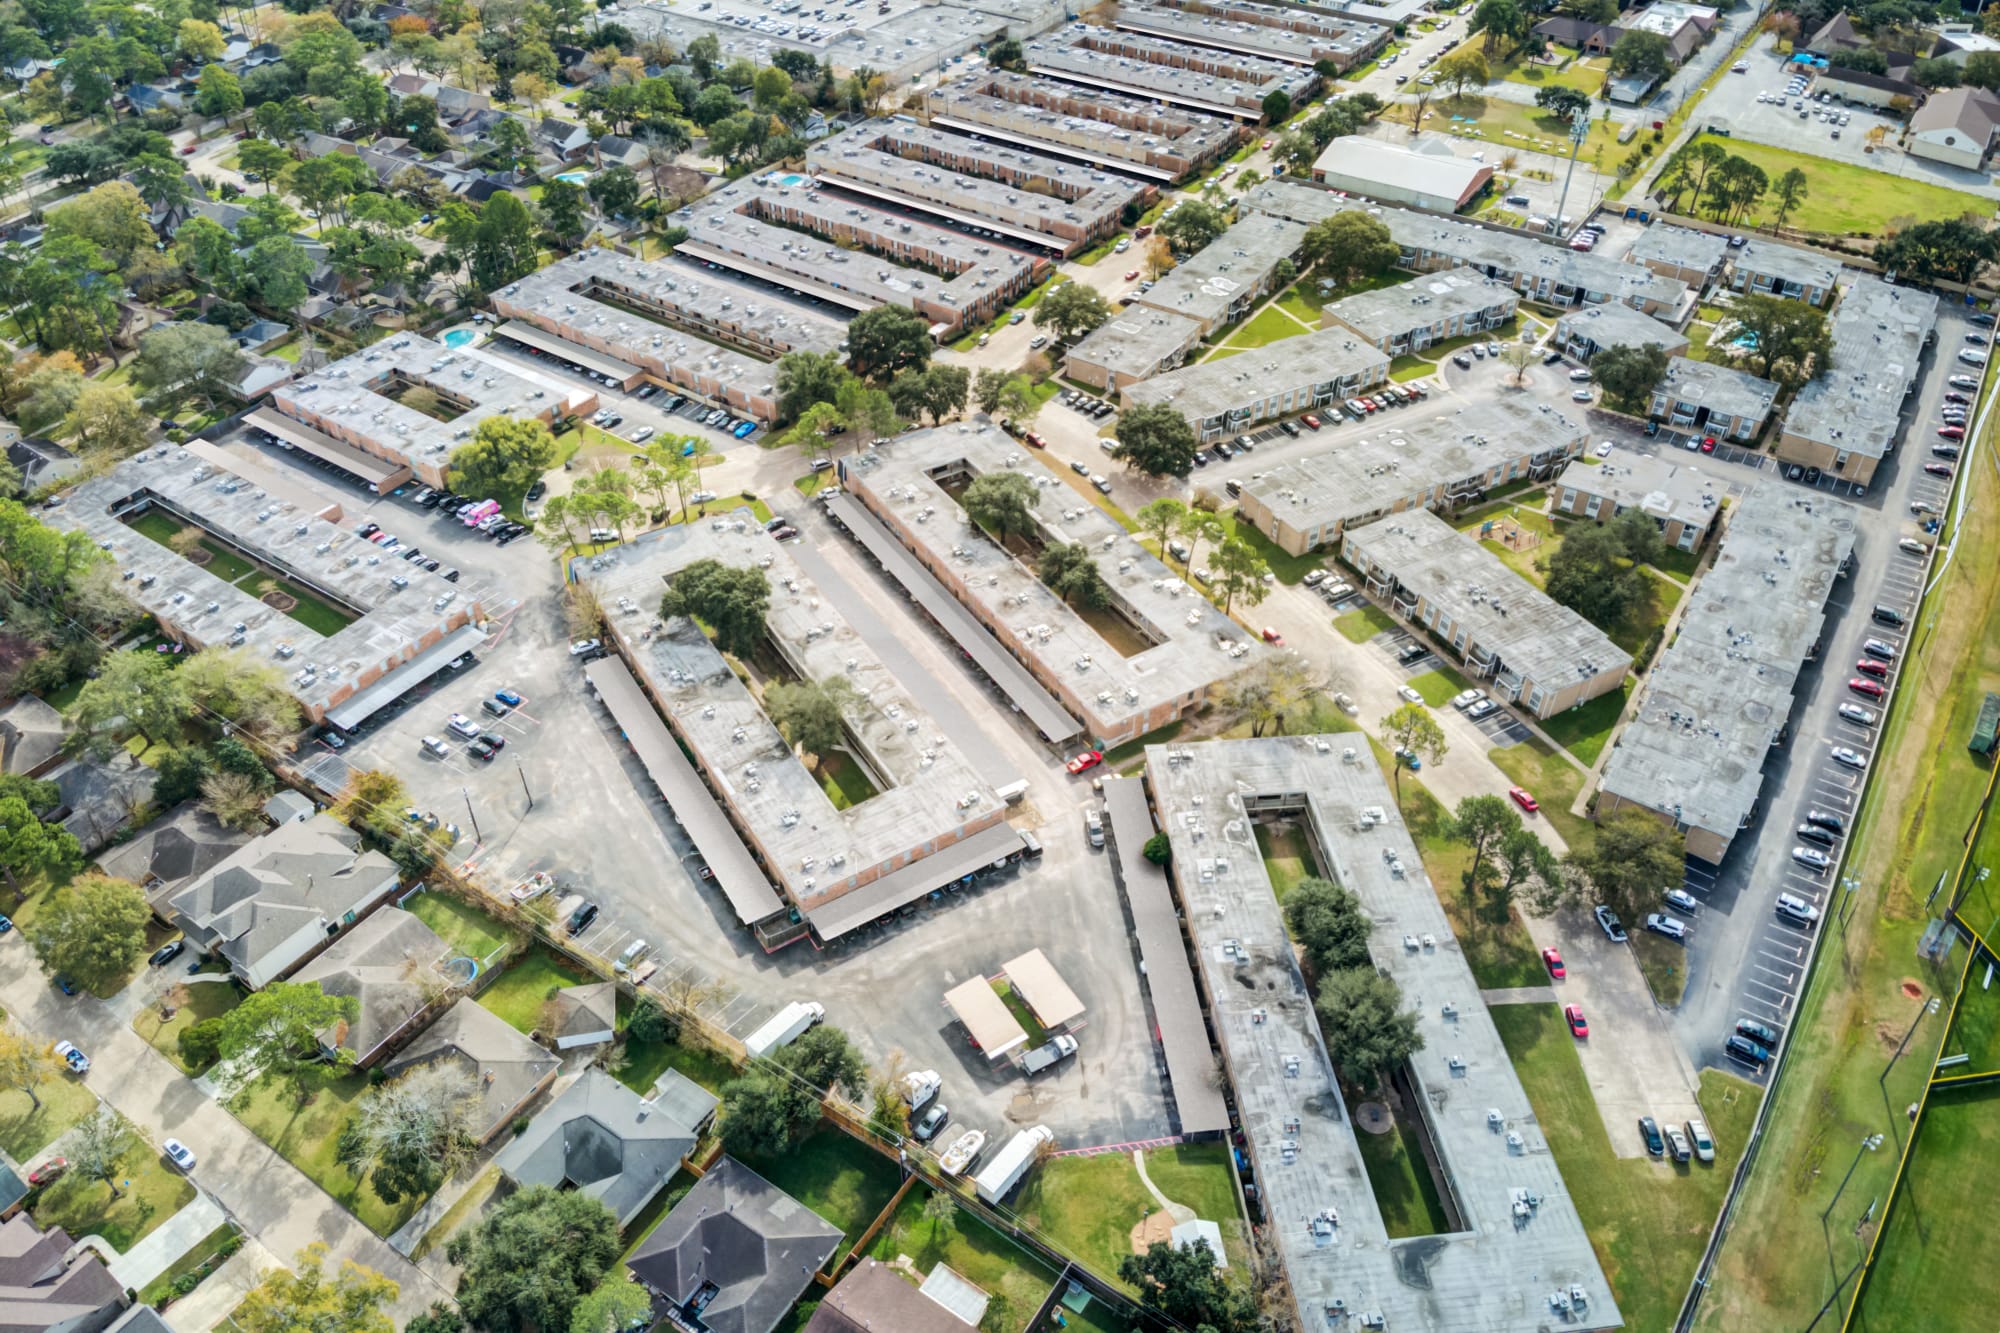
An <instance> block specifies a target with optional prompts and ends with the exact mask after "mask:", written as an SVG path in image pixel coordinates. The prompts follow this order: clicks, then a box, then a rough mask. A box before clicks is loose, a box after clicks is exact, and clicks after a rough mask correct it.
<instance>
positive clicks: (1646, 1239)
mask: <svg viewBox="0 0 2000 1333" xmlns="http://www.w3.org/2000/svg"><path fill="white" fill-rule="evenodd" d="M1488 1012H1489V1013H1490V1014H1491V1015H1492V1018H1493V1023H1494V1026H1495V1027H1497V1028H1498V1029H1499V1030H1500V1040H1501V1041H1502V1043H1503V1044H1505V1046H1506V1048H1507V1055H1508V1057H1509V1058H1510V1059H1512V1060H1513V1062H1514V1072H1515V1073H1516V1074H1517V1075H1519V1077H1520V1079H1521V1086H1522V1087H1523V1088H1524V1089H1525V1090H1526V1091H1527V1094H1528V1102H1529V1104H1530V1105H1531V1106H1533V1107H1534V1110H1535V1119H1536V1121H1537V1123H1538V1124H1539V1125H1540V1127H1541V1130H1542V1133H1543V1134H1544V1135H1546V1136H1547V1138H1548V1142H1549V1149H1550V1151H1551V1152H1552V1153H1553V1154H1554V1155H1555V1160H1556V1165H1557V1166H1558V1167H1560V1168H1561V1169H1562V1177H1563V1184H1564V1186H1565V1187H1567V1188H1568V1190H1569V1192H1570V1196H1571V1198H1573V1199H1574V1200H1575V1201H1576V1208H1577V1213H1578V1215H1579V1216H1580V1217H1581V1218H1582V1220H1583V1225H1584V1229H1585V1230H1586V1231H1587V1232H1588V1233H1589V1235H1590V1241H1591V1246H1592V1248H1594V1249H1595V1250H1596V1251H1597V1259H1598V1263H1599V1264H1601V1265H1602V1266H1603V1268H1604V1274H1605V1277H1606V1278H1608V1279H1609V1280H1610V1282H1611V1290H1612V1292H1613V1293H1614V1294H1615V1295H1616V1296H1617V1298H1618V1306H1619V1313H1620V1314H1622V1315H1624V1317H1625V1327H1627V1328H1631V1329H1642V1328H1643V1329H1668V1328H1672V1327H1673V1325H1674V1316H1675V1315H1676V1313H1677V1312H1678V1311H1679V1309H1680V1304H1681V1297H1682V1296H1683V1295H1684V1294H1686V1291H1687V1284H1688V1281H1689V1279H1690V1278H1692V1277H1693V1276H1694V1268H1695V1264H1696V1262H1697V1260H1698V1259H1699V1258H1700V1256H1701V1252H1702V1248H1703V1246H1704V1245H1705V1244H1706V1243H1707V1241H1708V1233H1709V1228H1710V1226H1711V1225H1712V1224H1713V1222H1714V1220H1715V1213H1716V1210H1717V1208H1719V1207H1720V1206H1721V1203H1722V1196H1723V1194H1724V1193H1725V1192H1726V1191H1727V1189H1728V1185H1729V1178H1730V1176H1731V1175H1732V1174H1733V1173H1734V1171H1735V1168H1736V1163H1737V1160H1738V1159H1739V1158H1740V1157H1741V1156H1742V1155H1743V1145H1744V1142H1745V1141H1746V1139H1747V1138H1748V1137H1749V1133H1750V1126H1751V1122H1752V1121H1754V1120H1755V1119H1756V1113H1757V1095H1758V1094H1757V1089H1756V1087H1755V1086H1754V1085H1752V1084H1749V1083H1746V1082H1744V1081H1743V1080H1742V1079H1739V1078H1736V1077H1735V1076H1733V1075H1730V1074H1725V1073H1722V1072H1721V1071H1719V1070H1714V1069H1706V1070H1703V1071H1702V1074H1701V1089H1700V1093H1699V1100H1700V1102H1701V1107H1702V1113H1703V1116H1704V1118H1705V1119H1706V1120H1707V1123H1708V1129H1709V1133H1710V1134H1711V1135H1712V1136H1713V1137H1714V1139H1715V1161H1714V1162H1712V1163H1703V1162H1689V1163H1686V1164H1684V1165H1682V1164H1676V1163H1673V1162H1671V1161H1658V1160H1655V1159H1653V1158H1650V1157H1636V1158H1634V1157H1622V1158H1621V1157H1618V1156H1617V1155H1615V1154H1614V1153H1613V1152H1612V1150H1611V1141H1610V1139H1609V1138H1607V1137H1606V1136H1605V1132H1604V1122H1603V1120H1602V1118H1601V1117H1600V1116H1599V1115H1598V1112H1597V1103H1596V1101H1595V1099H1594V1097H1593V1095H1592V1093H1591V1091H1590V1084H1589V1083H1588V1082H1587V1081H1586V1080H1585V1078H1584V1074H1583V1062H1582V1061H1581V1060H1580V1059H1578V1057H1577V1053H1576V1041H1575V1039H1574V1038H1572V1037H1571V1036H1570V1035H1569V1030H1568V1028H1567V1027H1565V1026H1564V1024H1563V1017H1562V1011H1561V1009H1560V1008H1558V1007H1557V1006H1556V1005H1553V1004H1508V1005H1497V1006H1495V1007H1493V1008H1492V1009H1491V1010H1489V1011H1488ZM1635 1132H1636V1131H1635ZM1811 1257H1812V1258H1814V1259H1823V1258H1824V1255H1823V1254H1821V1253H1819V1252H1818V1251H1815V1252H1814V1254H1813V1255H1812V1256H1811Z"/></svg>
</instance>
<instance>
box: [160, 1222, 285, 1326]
mask: <svg viewBox="0 0 2000 1333" xmlns="http://www.w3.org/2000/svg"><path fill="white" fill-rule="evenodd" d="M281 1267H283V1265H282V1264H280V1263H279V1262H278V1260H277V1258H276V1257H275V1256H274V1255H272V1253H271V1252H270V1251H269V1250H267V1249H265V1248H264V1247H263V1246H262V1245H259V1244H258V1243H257V1242H256V1240H255V1239H253V1238H251V1237H248V1236H246V1237H244V1240H243V1248H242V1249H240V1250H238V1251H237V1252H236V1253H234V1254H232V1255H230V1256H229V1259H228V1261H227V1262H226V1263H224V1264H223V1265H222V1267H220V1268H218V1269H216V1270H215V1271H214V1272H213V1273H210V1274H209V1275H208V1281H206V1282H204V1283H202V1284H201V1285H200V1286H199V1287H196V1288H195V1289H194V1291H193V1292H192V1293H191V1294H189V1295H187V1296H184V1297H182V1298H181V1299H180V1300H177V1301H175V1302H174V1303H173V1304H172V1305H169V1306H168V1307H167V1308H166V1310H165V1311H164V1312H163V1313H162V1315H161V1318H163V1319H165V1320H166V1321H167V1326H168V1327H169V1328H171V1329H173V1330H174V1333H209V1330H210V1329H212V1328H215V1327H217V1326H218V1325H219V1324H221V1323H222V1321H223V1320H224V1319H226V1318H227V1317H228V1316H229V1314H230V1312H231V1311H233V1310H234V1309H235V1308H236V1307H237V1306H239V1305H241V1304H243V1298H244V1297H245V1296H248V1295H249V1294H250V1293H251V1292H252V1291H253V1290H255V1289H256V1286H257V1284H258V1283H259V1282H261V1281H263V1277H264V1273H265V1271H266V1270H268V1269H272V1268H281ZM225 1333H226V1331H225Z"/></svg>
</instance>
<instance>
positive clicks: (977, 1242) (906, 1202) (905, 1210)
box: [869, 1185, 1056, 1333]
mask: <svg viewBox="0 0 2000 1333" xmlns="http://www.w3.org/2000/svg"><path fill="white" fill-rule="evenodd" d="M930 1193H931V1191H930V1189H929V1188H928V1187H926V1186H923V1185H917V1186H915V1187H914V1188H912V1189H911V1190H910V1192H909V1193H908V1194H905V1195H904V1196H903V1201H902V1202H901V1203H900V1204H898V1205H896V1212H895V1215H894V1216H893V1217H892V1218H891V1219H890V1220H889V1222H888V1224H887V1225H885V1226H884V1227H883V1228H882V1230H881V1232H880V1233H879V1234H878V1235H877V1236H876V1237H875V1241H874V1244H873V1245H872V1246H870V1248H869V1253H870V1254H871V1255H873V1256H874V1257H875V1258H877V1259H879V1260H881V1261H882V1262H884V1263H893V1262H894V1261H895V1260H896V1259H897V1257H898V1256H903V1255H907V1256H908V1257H909V1259H910V1260H911V1262H912V1263H914V1264H915V1265H916V1268H917V1270H918V1271H919V1272H924V1273H928V1272H929V1271H930V1270H931V1269H932V1268H934V1267H936V1266H937V1265H938V1264H949V1265H950V1266H951V1269H952V1271H953V1272H955V1273H957V1274H958V1275H959V1276H961V1277H963V1278H965V1279H966V1280H967V1281H968V1282H971V1283H972V1284H973V1285H974V1286H976V1287H979V1288H980V1289H981V1290H983V1291H985V1292H987V1293H988V1294H989V1295H990V1296H991V1297H992V1299H991V1300H990V1301H989V1302H988V1303H987V1306H986V1314H985V1316H984V1317H983V1318H981V1319H980V1321H979V1328H980V1333H1020V1329H1021V1326H1022V1324H1024V1323H1025V1322H1026V1321H1027V1318H1028V1316H1029V1315H1030V1314H1032V1313H1034V1311H1035V1310H1036V1309H1038V1308H1039V1307H1040V1306H1041V1303H1042V1301H1043V1299H1044V1298H1045V1297H1047V1295H1048V1294H1049V1290H1050V1289H1051V1288H1052V1287H1054V1286H1055V1284H1056V1273H1055V1270H1054V1269H1052V1268H1050V1267H1049V1266H1048V1265H1047V1264H1044V1263H1043V1262H1042V1261H1041V1260H1040V1259H1039V1258H1037V1257H1036V1256H1034V1255H1033V1254H1030V1253H1029V1252H1028V1251H1026V1250H1024V1249H1022V1248H1021V1247H1020V1246H1018V1245H1015V1244H1014V1243H1013V1242H1012V1241H1010V1240H1008V1239H1007V1238H1006V1237H1004V1236H1002V1235H1001V1234H1000V1233H999V1232H997V1231H995V1230H993V1229H992V1228H991V1227H989V1226H987V1225H986V1224H985V1223H984V1222H981V1221H980V1220H979V1219H978V1218H976V1217H974V1216H972V1214H971V1213H969V1212H967V1211H966V1210H965V1209H963V1208H960V1209H958V1210H957V1211H955V1212H954V1213H953V1214H952V1215H951V1216H950V1217H948V1218H940V1219H935V1220H934V1219H931V1218H927V1217H925V1216H924V1201H925V1200H926V1199H927V1198H928V1197H929V1196H930Z"/></svg>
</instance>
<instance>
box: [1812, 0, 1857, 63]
mask: <svg viewBox="0 0 2000 1333" xmlns="http://www.w3.org/2000/svg"><path fill="white" fill-rule="evenodd" d="M1795 49H1796V50H1799V51H1803V52H1806V53H1807V54H1810V55H1816V56H1818V57H1820V58H1821V59H1823V60H1825V61H1826V62H1827V63H1829V64H1838V63H1840V57H1841V56H1842V55H1843V54H1845V53H1846V52H1848V51H1868V50H1872V49H1874V43H1872V42H1870V41H1869V40H1868V39H1867V38H1866V37H1863V36H1862V35H1861V33H1860V32H1859V31H1858V30H1857V29H1856V28H1855V26H1854V23H1853V21H1852V20H1851V19H1849V18H1848V17H1847V11H1846V10H1842V11H1841V12H1840V13H1838V14H1835V15H1834V16H1833V17H1832V18H1830V19H1828V20H1827V21H1826V22H1825V23H1822V24H1820V26H1819V29H1818V30H1817V31H1816V32H1814V33H1813V34H1812V35H1811V36H1810V37H1807V38H1806V39H1805V41H1803V42H1800V43H1798V44H1797V46H1796V48H1795Z"/></svg>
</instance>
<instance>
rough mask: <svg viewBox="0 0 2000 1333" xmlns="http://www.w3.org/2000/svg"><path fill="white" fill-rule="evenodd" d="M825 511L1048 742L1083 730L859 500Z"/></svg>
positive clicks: (840, 501)
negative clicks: (873, 558)
mask: <svg viewBox="0 0 2000 1333" xmlns="http://www.w3.org/2000/svg"><path fill="white" fill-rule="evenodd" d="M827 509H828V510H829V511H830V512H831V513H832V514H833V516H834V517H835V518H837V519H839V520H840V521H841V522H842V523H845V524H846V525H847V530H848V531H849V532H852V533H853V534H854V536H855V539H856V540H857V541H859V542H860V543H861V544H862V545H863V546H865V547H867V548H868V553H869V554H870V555H872V556H874V557H875V558H876V559H877V560H878V561H880V562H881V564H882V567H883V568H884V569H886V570H888V571H889V574H890V576H891V577H893V578H894V579H895V580H896V582H898V583H900V584H902V585H903V589H904V590H905V591H906V592H908V593H909V594H910V596H912V597H914V598H915V599H916V601H917V605H919V606H921V607H922V608H923V609H924V611H925V612H926V613H927V614H928V615H929V616H930V617H931V619H933V620H935V621H937V623H938V624H940V625H942V626H943V627H944V632H945V633H947V634H949V635H950V636H951V638H952V641H953V642H954V643H956V644H957V645H958V646H959V647H960V648H963V649H964V650H965V651H966V653H967V654H968V655H969V656H971V658H972V660H973V661H974V662H976V663H978V665H979V669H980V670H981V671H983V672H985V673H986V675H987V677H988V678H989V679H991V680H992V681H993V682H994V684H996V685H998V686H999V687H1000V688H1001V689H1002V690H1003V691H1005V692H1006V695H1007V697H1008V698H1009V699H1012V700H1013V701H1014V703H1015V704H1016V705H1018V706H1019V707H1020V709H1021V712H1022V713H1023V714H1024V715H1026V717H1027V719H1028V721H1030V722H1032V723H1034V725H1035V729H1036V730H1037V731H1039V732H1041V733H1042V738H1043V739H1044V740H1047V741H1050V742H1059V741H1066V740H1069V739H1070V738H1071V737H1073V736H1075V735H1077V734H1078V733H1079V732H1081V731H1082V730H1083V727H1082V725H1081V724H1080V723H1079V722H1078V721H1077V720H1076V719H1075V718H1073V717H1071V716H1070V715H1069V713H1068V711H1067V710H1065V709H1064V708H1063V706H1062V705H1061V704H1060V703H1058V702H1056V697H1055V696H1054V695H1052V694H1050V693H1049V692H1048V691H1047V690H1045V689H1043V688H1042V684H1041V682H1040V681H1038V680H1036V679H1035V678H1034V676H1033V675H1031V674H1030V673H1029V671H1028V669H1027V668H1026V667H1024V666H1022V665H1021V663H1020V660H1019V659H1017V658H1016V657H1015V656H1014V655H1013V654H1012V653H1010V652H1008V651H1007V650H1006V649H1005V648H1003V647H1001V646H1000V644H999V643H998V641H996V640H995V639H994V637H993V636H992V635H991V634H988V633H987V632H986V627H985V626H984V625H982V624H980V623H979V621H978V619H977V618H976V617H975V616H974V615H973V614H972V612H970V611H968V610H966V609H965V606H964V604H962V603H961V602H960V601H959V600H958V599H957V598H956V597H953V596H952V595H951V594H950V593H948V592H946V591H945V590H944V587H943V585H941V584H940V583H939V582H938V581H937V580H936V579H934V578H932V577H931V575H930V571H929V570H927V569H925V568H924V567H923V565H922V564H921V563H920V562H919V561H918V560H917V558H916V557H915V556H914V555H912V554H910V551H909V548H908V547H906V546H904V545H903V544H902V543H901V542H899V541H897V540H896V538H895V535H894V534H893V533H891V532H890V531H889V530H888V529H887V528H885V527H883V526H882V523H881V520H879V519H877V518H876V517H875V516H874V515H873V514H871V513H869V512H868V510H867V509H866V508H864V507H863V506H862V504H861V502H860V501H859V500H856V499H855V498H854V497H853V496H851V495H847V494H844V493H843V494H840V495H835V496H832V497H830V498H829V499H828V500H827Z"/></svg>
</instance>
